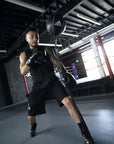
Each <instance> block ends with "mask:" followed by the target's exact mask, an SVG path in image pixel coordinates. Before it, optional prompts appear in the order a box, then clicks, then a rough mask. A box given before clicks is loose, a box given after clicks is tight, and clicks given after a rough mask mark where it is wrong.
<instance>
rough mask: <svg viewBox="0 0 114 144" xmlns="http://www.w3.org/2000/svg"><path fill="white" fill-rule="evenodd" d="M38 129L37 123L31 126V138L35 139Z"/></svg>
mask: <svg viewBox="0 0 114 144" xmlns="http://www.w3.org/2000/svg"><path fill="white" fill-rule="evenodd" d="M36 127H37V123H36V122H35V123H33V124H31V130H30V137H34V136H35V135H36Z"/></svg>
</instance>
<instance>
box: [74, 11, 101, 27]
mask: <svg viewBox="0 0 114 144" xmlns="http://www.w3.org/2000/svg"><path fill="white" fill-rule="evenodd" d="M76 15H77V17H79V18H82V19H84V20H87V21H89V22H92V23H94V24H97V25H101V24H100V23H99V22H97V21H95V20H94V19H92V18H89V17H87V16H85V15H82V14H79V13H77V14H76Z"/></svg>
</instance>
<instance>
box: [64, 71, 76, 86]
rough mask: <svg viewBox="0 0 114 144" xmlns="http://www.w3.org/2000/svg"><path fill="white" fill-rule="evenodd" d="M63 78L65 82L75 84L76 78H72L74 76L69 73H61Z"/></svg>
mask: <svg viewBox="0 0 114 144" xmlns="http://www.w3.org/2000/svg"><path fill="white" fill-rule="evenodd" d="M63 78H64V82H65V84H71V85H72V86H73V85H76V79H75V78H74V76H73V75H72V74H71V73H69V72H66V73H65V74H64V75H63Z"/></svg>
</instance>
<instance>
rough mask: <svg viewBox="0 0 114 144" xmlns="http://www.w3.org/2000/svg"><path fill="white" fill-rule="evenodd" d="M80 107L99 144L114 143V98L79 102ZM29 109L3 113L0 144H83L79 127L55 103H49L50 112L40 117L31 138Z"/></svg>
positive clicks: (0, 118)
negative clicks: (35, 132)
mask: <svg viewBox="0 0 114 144" xmlns="http://www.w3.org/2000/svg"><path fill="white" fill-rule="evenodd" d="M77 105H78V107H79V109H80V111H81V113H82V115H83V117H84V119H85V121H86V123H87V125H88V127H89V129H90V131H91V134H92V135H93V137H94V138H95V140H96V144H114V99H111V100H102V101H100V100H97V101H94V100H91V101H89V99H88V100H87V101H80V100H78V101H77ZM26 107H27V104H26V103H24V104H21V105H17V106H14V107H9V108H6V109H4V110H0V144H47V143H48V144H83V140H82V137H81V134H80V131H79V129H78V126H77V124H76V123H75V122H74V121H73V120H72V119H71V117H70V116H69V114H68V112H67V110H66V108H65V107H62V108H60V107H59V106H58V104H57V102H56V101H55V100H52V101H47V104H46V109H47V113H46V114H44V115H40V116H38V117H37V123H38V127H37V135H36V136H35V137H34V138H30V137H29V129H30V125H29V122H28V120H27V108H26Z"/></svg>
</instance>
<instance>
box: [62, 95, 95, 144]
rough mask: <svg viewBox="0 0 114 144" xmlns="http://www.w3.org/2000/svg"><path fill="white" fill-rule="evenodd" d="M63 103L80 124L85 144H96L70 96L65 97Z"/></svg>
mask: <svg viewBox="0 0 114 144" xmlns="http://www.w3.org/2000/svg"><path fill="white" fill-rule="evenodd" d="M62 103H63V104H64V105H65V107H66V108H67V109H68V111H69V114H70V116H71V117H72V119H73V120H74V121H75V122H76V123H77V124H78V126H79V128H80V130H81V133H82V136H83V139H84V142H85V144H95V143H94V140H93V138H92V137H91V134H90V132H89V130H88V129H87V128H86V127H85V125H84V124H83V122H82V121H81V119H80V116H79V114H78V112H77V110H76V108H75V106H74V104H73V102H72V100H71V98H70V97H68V96H67V97H65V98H64V99H63V100H62Z"/></svg>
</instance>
